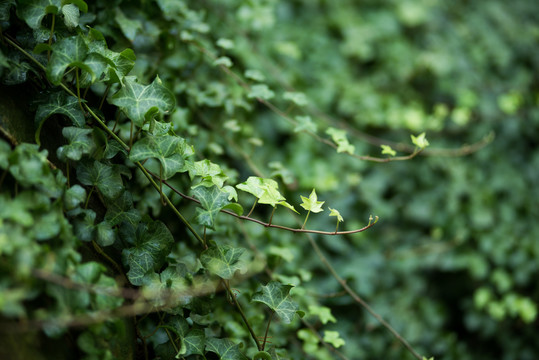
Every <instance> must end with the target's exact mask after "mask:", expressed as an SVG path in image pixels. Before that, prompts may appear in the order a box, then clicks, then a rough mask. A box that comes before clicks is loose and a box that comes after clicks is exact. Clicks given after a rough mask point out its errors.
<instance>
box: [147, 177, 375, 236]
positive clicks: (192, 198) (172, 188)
mask: <svg viewBox="0 0 539 360" xmlns="http://www.w3.org/2000/svg"><path fill="white" fill-rule="evenodd" d="M146 171H147V172H148V173H149V174H151V175H152V176H154V177H155V178H159V176H157V175H156V174H154V173H152V172H151V171H149V170H146ZM163 184H165V185H166V186H168V187H169V188H170V189H171V190H172V191H174V192H175V193H176V194H178V195H179V196H181V197H182V198H184V199H186V200H189V201H193V202H195V203H197V204H200V200H198V199H196V198H194V197H192V196H189V195H186V194H184V193H182V192H181V191H179V190H178V189H176V188H175V187H174V186H172V185H171V184H169V183H168V182H167V181H166V180H163ZM221 212H222V213H225V214H227V215H231V216H234V217H236V218H238V219H241V220H246V221H251V222H254V223H257V224H259V225H262V226H264V227H267V228H275V229H281V230H286V231H291V232H294V233H310V234H319V235H350V234H356V233H360V232H363V231H365V230H367V229H370V228H371V227H373V226H374V225H375V224H376V223H377V222H378V220H379V218H378V216H376V217H375V218H374V221H372V222H370V223H369V224H368V225H366V226H364V227H362V228H361V229H355V230H347V231H339V232H335V231H321V230H309V229H303V228H301V229H298V228H291V227H287V226H282V225H275V224H272V223H271V219H270V221H269V222H264V221H262V220H258V219H255V218H252V217H250V216H248V215H247V216H246V215H238V214H236V213H235V212H233V211H230V210H225V209H223V210H221Z"/></svg>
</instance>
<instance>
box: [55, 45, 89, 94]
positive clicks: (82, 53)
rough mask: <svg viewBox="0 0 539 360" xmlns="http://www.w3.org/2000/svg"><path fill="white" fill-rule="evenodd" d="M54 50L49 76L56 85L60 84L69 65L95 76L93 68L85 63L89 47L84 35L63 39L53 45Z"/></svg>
mask: <svg viewBox="0 0 539 360" xmlns="http://www.w3.org/2000/svg"><path fill="white" fill-rule="evenodd" d="M52 50H53V52H52V55H51V59H50V61H49V63H48V64H47V78H48V79H49V80H50V81H51V82H52V83H53V84H54V85H58V84H60V82H61V81H62V77H63V76H64V72H65V70H66V69H67V68H68V67H78V68H80V69H81V70H84V71H86V72H88V73H89V74H90V75H91V76H92V78H95V74H94V73H93V71H92V69H91V68H90V67H89V66H88V65H86V64H84V60H85V59H86V55H87V53H88V47H87V46H86V43H85V42H84V39H83V38H82V35H77V36H71V37H68V38H64V39H61V40H59V41H58V42H56V43H54V44H53V45H52Z"/></svg>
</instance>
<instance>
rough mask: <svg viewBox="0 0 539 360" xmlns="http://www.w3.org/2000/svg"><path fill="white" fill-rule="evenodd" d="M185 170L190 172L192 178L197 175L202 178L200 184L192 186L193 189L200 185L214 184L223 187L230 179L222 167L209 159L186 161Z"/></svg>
mask: <svg viewBox="0 0 539 360" xmlns="http://www.w3.org/2000/svg"><path fill="white" fill-rule="evenodd" d="M183 171H188V172H189V177H190V178H191V180H193V179H194V178H195V177H197V176H198V177H200V178H202V180H201V181H200V182H199V183H198V184H196V185H194V186H192V188H193V189H194V188H197V187H199V186H206V187H211V186H213V185H215V186H217V187H219V188H222V187H223V185H224V183H225V181H226V180H227V179H228V176H227V175H226V174H225V173H224V172H223V170H222V169H221V167H220V166H219V165H217V164H214V163H212V162H211V161H210V160H208V159H204V160H200V161H186V162H185V166H184V168H183Z"/></svg>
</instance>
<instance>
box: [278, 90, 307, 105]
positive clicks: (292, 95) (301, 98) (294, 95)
mask: <svg viewBox="0 0 539 360" xmlns="http://www.w3.org/2000/svg"><path fill="white" fill-rule="evenodd" d="M283 99H285V100H290V101H292V102H293V103H294V104H296V105H298V106H305V105H307V104H308V103H309V101H308V100H307V96H305V94H304V93H301V92H289V91H287V92H285V93H284V94H283Z"/></svg>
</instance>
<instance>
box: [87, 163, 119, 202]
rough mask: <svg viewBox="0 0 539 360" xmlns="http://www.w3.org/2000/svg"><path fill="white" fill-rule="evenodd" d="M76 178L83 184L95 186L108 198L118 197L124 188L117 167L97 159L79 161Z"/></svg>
mask: <svg viewBox="0 0 539 360" xmlns="http://www.w3.org/2000/svg"><path fill="white" fill-rule="evenodd" d="M77 178H78V179H79V181H80V182H81V183H82V184H83V185H89V186H95V187H97V189H98V190H99V191H100V192H101V194H103V196H105V197H106V198H109V199H114V198H116V197H118V196H119V195H120V194H121V192H122V191H123V189H124V187H123V182H122V177H121V175H120V173H119V172H118V171H117V169H115V167H114V166H112V165H107V164H103V163H101V162H99V161H94V162H93V163H92V162H88V161H85V162H81V163H79V164H78V166H77Z"/></svg>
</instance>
